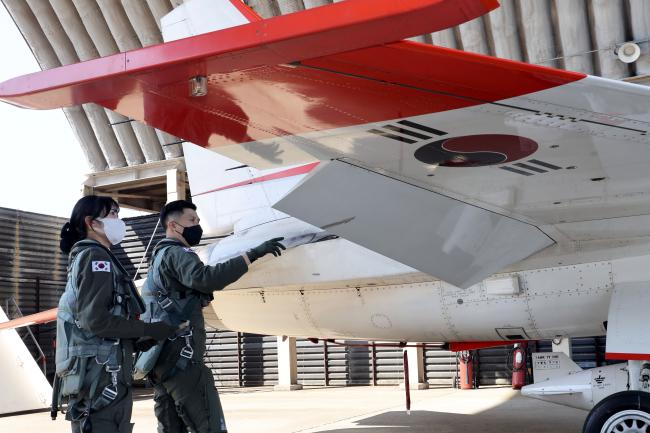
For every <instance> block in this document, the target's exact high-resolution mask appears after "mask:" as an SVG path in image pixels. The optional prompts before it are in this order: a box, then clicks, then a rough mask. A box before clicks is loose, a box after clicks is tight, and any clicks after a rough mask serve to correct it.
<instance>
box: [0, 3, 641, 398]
mask: <svg viewBox="0 0 650 433" xmlns="http://www.w3.org/2000/svg"><path fill="white" fill-rule="evenodd" d="M1 1H2V3H3V5H4V7H5V8H6V9H7V11H8V12H9V13H10V15H11V16H12V18H13V20H14V22H15V23H16V26H17V27H18V29H19V30H20V32H21V33H22V35H23V37H24V39H25V41H26V42H27V45H28V46H29V48H30V49H31V50H32V52H33V54H34V56H35V58H36V60H37V61H38V64H39V65H40V67H41V69H43V70H45V69H51V68H55V67H57V66H61V65H67V64H71V63H76V62H80V61H85V60H90V59H93V58H97V57H102V56H107V55H111V54H115V53H118V52H124V51H129V50H133V49H137V48H141V47H145V46H149V45H153V44H158V43H161V42H162V35H161V31H160V18H161V17H162V16H164V15H165V14H167V13H169V12H170V11H172V10H173V9H174V8H176V7H178V6H180V5H181V4H182V3H183V0H146V1H145V0H1ZM332 1H333V0H247V1H246V3H248V4H249V5H250V6H251V7H252V8H253V9H255V10H256V11H257V12H258V13H259V14H260V15H262V16H263V17H271V16H276V15H281V14H288V13H292V12H295V11H299V10H302V9H305V8H313V7H318V6H322V5H325V4H328V3H331V2H332ZM648 35H650V4H649V3H648V2H646V1H644V0H501V7H500V8H498V9H497V10H495V11H493V12H491V13H490V14H488V15H485V16H484V17H481V18H479V19H476V20H473V21H470V22H468V23H465V24H463V25H460V26H458V27H454V28H451V29H448V30H445V31H442V32H437V33H433V34H427V35H422V36H419V37H417V38H414V39H415V40H417V41H419V42H422V43H426V44H435V45H441V46H446V47H450V48H455V49H460V50H465V51H471V52H476V53H482V54H486V55H490V56H496V57H501V58H507V59H512V60H518V61H524V62H528V63H532V64H539V65H546V66H551V67H556V68H561V69H567V70H573V71H580V72H584V73H588V74H592V75H597V76H603V77H607V78H614V79H621V80H626V81H631V82H635V83H638V84H644V85H645V84H648V83H650V79H649V75H648V74H649V73H650V53H649V50H648V46H649V44H648V43H649V42H650V39H649V38H648ZM626 42H633V43H635V44H637V45H638V46H639V47H640V56H639V57H638V59H636V60H635V61H633V62H629V63H627V62H625V61H622V60H621V58H619V53H620V49H622V48H623V44H624V43H626ZM63 111H64V113H65V115H66V117H67V119H68V121H69V123H70V126H71V128H72V129H73V131H74V133H75V135H76V137H77V139H78V141H79V144H80V146H81V147H82V149H83V151H84V154H85V156H86V159H87V162H88V168H89V174H88V176H87V179H86V181H85V183H84V193H86V194H92V193H94V194H105V195H111V196H113V197H114V198H116V199H118V200H119V201H120V203H121V204H122V206H125V207H131V208H133V209H138V210H144V211H156V210H158V209H159V208H160V206H161V205H162V204H164V203H165V202H166V201H168V200H171V199H177V198H185V197H189V196H190V190H189V185H188V183H187V179H186V178H187V176H186V173H185V164H184V160H183V154H182V146H181V144H182V143H183V140H182V138H179V137H174V136H171V135H170V134H167V133H165V132H163V131H159V130H156V129H154V128H151V127H150V126H147V125H144V124H142V123H139V122H136V121H133V120H132V119H129V118H126V117H124V116H122V115H120V114H118V113H115V112H112V111H110V110H107V109H104V108H102V107H100V106H98V105H95V104H85V105H83V106H76V107H70V108H65V109H64V110H63ZM155 220H156V216H155V215H152V216H145V217H138V218H133V219H130V220H128V227H129V231H128V237H127V239H126V240H125V242H123V243H122V245H121V246H120V248H119V251H118V252H119V254H120V255H121V258H123V259H124V260H126V261H127V263H130V264H131V265H130V267H129V268H128V269H129V270H130V271H133V272H135V269H136V267H137V266H138V265H137V264H138V263H139V262H140V259H141V258H142V256H143V254H144V251H145V248H146V245H147V242H148V240H149V237H150V236H151V233H152V231H153V228H154V226H155ZM63 222H64V221H63V220H62V219H60V218H55V217H49V216H45V215H37V214H32V213H28V212H21V211H14V210H10V209H0V239H2V245H4V246H3V247H2V248H0V258H1V259H2V260H0V300H1V301H2V302H3V304H2V305H3V308H7V307H8V308H9V312H10V314H12V315H14V316H15V315H17V314H20V313H19V312H18V308H16V305H17V306H18V307H19V308H20V310H21V312H22V314H25V315H26V314H30V313H34V312H38V311H42V310H45V309H48V308H53V307H54V306H55V305H56V302H57V299H58V296H59V295H60V293H61V292H62V290H63V286H64V284H65V283H64V282H65V258H64V257H62V255H61V254H60V253H58V248H57V244H58V241H57V239H58V233H59V229H60V226H61V225H62V224H63ZM52 251H56V253H55V254H52ZM145 262H146V261H145ZM142 270H146V266H145V267H143V268H142ZM11 299H13V300H14V301H15V304H16V305H14V304H13V303H12V301H10V300H11ZM33 333H34V338H35V340H36V341H38V344H39V346H40V347H41V348H42V350H43V352H44V356H45V359H46V360H50V359H52V358H53V346H52V341H53V335H54V334H53V326H52V325H41V326H38V327H34V330H33ZM25 340H26V341H29V342H30V343H29V344H30V346H31V348H32V350H33V353H34V354H35V356H36V357H37V358H40V353H39V352H38V351H37V348H36V346H35V345H34V344H32V343H31V337H29V336H26V337H25ZM572 343H573V358H574V359H575V360H576V361H577V362H578V363H579V364H580V365H581V366H582V367H594V366H597V365H602V364H604V363H605V360H604V346H605V341H604V338H601V337H598V338H587V339H576V340H574V341H573V342H572ZM507 350H508V349H507V348H497V349H484V350H481V351H479V355H478V362H479V365H480V368H479V382H480V384H481V385H494V384H506V383H508V382H509V380H510V377H509V372H508V371H507V368H506V364H507V362H506V360H507ZM538 350H550V342H540V343H539V348H538ZM401 353H402V351H401V349H399V348H384V347H372V346H369V347H343V346H333V345H331V344H325V343H322V342H319V343H317V344H314V343H312V342H310V341H308V340H298V341H297V357H298V371H297V376H298V383H301V384H305V385H343V384H345V385H357V384H358V385H375V384H376V385H382V384H396V383H400V382H401V381H402V375H403V370H402V359H401ZM207 357H208V360H207V361H208V363H209V365H210V366H211V368H212V369H213V370H214V372H215V377H216V379H217V384H218V385H221V386H250V385H273V384H275V383H277V380H278V362H277V339H276V337H274V336H271V337H267V336H259V335H251V334H240V333H235V332H229V331H224V330H219V331H213V332H212V333H211V334H210V345H209V350H208V353H207ZM41 361H42V360H41ZM422 363H423V364H424V366H425V380H426V382H427V383H429V384H430V385H436V386H451V385H452V384H453V383H454V377H455V375H456V358H455V356H454V355H453V354H451V353H450V352H446V351H444V350H442V349H441V347H440V346H436V345H430V346H428V347H427V348H426V350H424V351H423V353H422ZM46 370H47V373H48V375H49V374H51V373H52V365H51V363H49V362H47V363H46Z"/></svg>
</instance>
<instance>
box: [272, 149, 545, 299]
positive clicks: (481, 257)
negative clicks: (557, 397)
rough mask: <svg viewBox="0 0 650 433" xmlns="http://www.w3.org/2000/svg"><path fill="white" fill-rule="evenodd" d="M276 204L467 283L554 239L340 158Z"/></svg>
mask: <svg viewBox="0 0 650 433" xmlns="http://www.w3.org/2000/svg"><path fill="white" fill-rule="evenodd" d="M274 208H275V209H277V210H279V211H281V212H285V213H287V214H289V215H292V216H294V217H296V218H299V219H301V220H303V221H306V222H307V223H309V224H312V225H315V226H318V227H320V228H322V229H324V230H328V231H329V232H330V233H335V234H337V235H339V236H341V237H344V238H346V239H348V240H350V241H352V242H355V243H357V244H360V245H362V246H364V247H366V248H369V249H371V250H373V251H375V252H378V253H380V254H383V255H385V256H387V257H390V258H391V259H394V260H397V261H399V262H401V263H403V264H405V265H408V266H411V267H413V268H415V269H418V270H420V271H422V272H425V273H428V274H430V275H433V276H435V277H437V278H440V279H442V280H444V281H446V282H449V283H451V284H453V285H455V286H458V287H462V288H466V287H469V286H471V285H473V284H475V283H477V282H479V281H481V280H482V279H484V278H486V277H487V276H489V275H491V274H493V273H495V272H498V271H500V270H502V269H504V268H505V267H507V266H509V265H511V264H513V263H516V262H518V261H520V260H522V259H524V258H526V257H528V256H529V255H531V254H533V253H535V252H537V251H539V250H541V249H543V248H545V247H547V246H549V245H551V244H553V240H551V239H550V238H549V237H547V236H546V235H545V234H544V233H543V232H542V231H540V230H539V229H538V228H537V227H535V226H532V225H530V224H527V223H523V222H521V221H518V220H515V219H512V218H510V217H506V216H503V215H500V214H497V213H494V212H491V211H487V210H485V209H481V208H479V207H477V206H473V205H470V204H467V203H464V202H462V201H459V200H455V199H452V198H449V197H446V196H444V195H441V194H438V193H434V192H432V191H429V190H427V189H424V188H421V187H419V186H415V185H413V184H409V183H406V182H404V181H402V180H398V179H395V178H393V177H389V176H387V175H384V174H380V173H377V172H373V171H370V170H367V169H365V168H361V167H358V166H355V165H353V164H351V163H348V162H344V161H338V160H335V161H332V162H329V163H326V164H321V165H320V166H319V167H318V168H317V169H315V170H314V171H313V172H312V174H310V175H309V176H308V177H307V178H306V179H305V180H304V181H303V182H302V183H300V184H299V185H298V186H297V187H296V188H295V189H293V190H292V191H291V192H290V193H289V194H288V195H287V196H285V197H284V198H283V199H281V200H280V201H279V202H278V203H276V204H275V205H274Z"/></svg>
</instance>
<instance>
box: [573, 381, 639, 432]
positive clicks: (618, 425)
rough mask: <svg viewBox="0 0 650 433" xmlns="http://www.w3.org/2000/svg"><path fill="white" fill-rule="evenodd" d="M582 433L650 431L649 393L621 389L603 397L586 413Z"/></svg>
mask: <svg viewBox="0 0 650 433" xmlns="http://www.w3.org/2000/svg"><path fill="white" fill-rule="evenodd" d="M582 433H650V394H649V393H647V392H641V391H623V392H617V393H616V394H612V395H610V396H609V397H607V398H605V399H603V400H602V401H601V402H600V403H598V404H597V405H596V406H594V408H593V409H592V410H591V412H589V415H587V419H586V420H585V425H584V427H583V428H582Z"/></svg>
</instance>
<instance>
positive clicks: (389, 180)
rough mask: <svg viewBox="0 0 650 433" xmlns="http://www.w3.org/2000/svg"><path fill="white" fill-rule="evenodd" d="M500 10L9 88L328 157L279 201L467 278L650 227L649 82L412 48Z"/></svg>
mask: <svg viewBox="0 0 650 433" xmlns="http://www.w3.org/2000/svg"><path fill="white" fill-rule="evenodd" d="M495 6H496V5H495V3H494V2H488V1H469V0H467V1H444V0H440V1H433V0H428V1H427V0H409V1H407V0H403V1H400V2H395V1H394V0H348V1H345V2H340V3H335V4H333V5H329V6H325V7H321V8H315V9H310V10H307V11H302V12H299V13H295V14H290V15H285V16H280V17H275V18H271V19H269V20H260V21H254V22H251V23H249V24H244V25H241V26H238V27H233V28H230V29H225V30H219V31H216V32H213V33H208V34H203V35H199V36H194V37H191V38H187V39H181V40H178V41H174V42H169V43H166V44H162V45H158V46H153V47H148V48H144V49H141V50H136V51H133V52H128V53H122V54H119V55H115V56H111V57H106V58H102V59H97V60H92V61H88V62H83V63H80V64H77V65H70V66H65V67H61V68H57V69H53V70H49V71H44V72H40V73H37V74H32V75H28V76H25V77H20V78H17V79H14V80H10V81H8V82H5V83H2V84H0V99H3V100H5V101H7V102H10V103H13V104H17V105H21V106H26V107H32V108H55V107H61V106H66V105H72V104H79V103H84V102H96V103H99V104H101V105H103V106H105V107H107V108H109V109H112V110H115V111H117V112H119V113H121V114H123V115H126V116H129V117H131V118H133V119H137V120H141V121H144V122H146V123H148V124H150V125H152V126H154V127H156V128H159V129H162V130H165V131H167V132H169V133H171V134H174V135H176V136H179V137H181V138H183V139H185V140H187V141H191V142H194V143H196V144H199V145H201V146H204V147H206V148H210V149H212V150H214V151H216V152H219V153H221V154H223V155H225V156H228V157H230V158H232V159H234V160H237V161H241V162H242V163H244V164H248V165H250V166H252V167H255V168H260V169H270V168H279V167H284V166H290V165H300V164H305V166H307V164H312V163H313V162H315V161H323V163H321V164H319V165H318V168H316V169H313V170H312V172H311V173H310V175H309V176H308V177H307V178H306V179H305V180H303V181H302V182H301V183H300V184H299V185H298V186H297V187H296V188H295V189H294V190H293V191H292V192H290V193H289V194H288V195H287V196H286V197H285V198H284V199H282V200H281V201H280V202H278V203H277V204H276V206H275V207H276V208H277V209H279V210H281V211H283V212H286V213H288V214H290V215H293V216H295V217H297V218H300V219H303V220H304V221H306V222H309V223H311V224H314V225H317V226H319V227H323V228H326V229H327V230H328V231H329V232H331V233H336V234H340V235H342V236H344V237H346V238H347V239H349V240H351V241H353V242H356V243H359V244H361V245H363V246H366V247H368V248H370V249H373V250H375V251H377V252H380V253H382V254H384V255H386V256H388V257H391V258H393V259H395V260H399V261H400V262H402V263H405V264H407V265H409V266H412V267H415V268H417V269H419V270H421V271H423V272H426V273H429V274H431V275H434V276H436V277H438V278H441V279H444V280H446V281H448V282H450V283H452V284H454V285H457V286H459V287H467V286H469V285H471V284H473V283H475V282H477V281H479V280H481V279H483V278H485V277H487V276H488V275H490V274H492V273H494V272H498V271H500V270H503V269H504V268H507V267H508V266H510V265H512V264H514V263H517V262H519V261H521V260H523V259H525V258H526V257H528V256H530V255H532V254H535V253H536V252H538V251H540V250H542V249H544V248H546V247H548V246H550V245H552V244H554V243H558V244H560V243H565V244H566V243H567V242H568V243H578V244H581V245H583V244H584V243H585V242H592V241H594V242H597V241H607V240H608V239H619V238H621V237H628V238H634V237H639V236H647V235H650V233H648V232H650V230H648V229H645V227H649V226H648V224H647V222H648V221H646V220H650V200H648V191H649V187H650V175H649V174H648V171H647V165H648V163H649V162H650V146H649V144H650V140H649V139H648V136H647V134H648V131H649V130H650V113H649V108H650V102H648V101H650V99H649V97H650V90H648V89H647V88H645V87H642V86H637V85H633V84H628V83H623V82H619V81H613V80H607V79H602V78H596V77H591V76H586V75H584V74H580V73H575V72H569V71H562V70H556V69H550V68H545V67H540V66H536V65H531V64H524V63H519V62H512V61H508V60H503V59H497V58H492V57H487V56H482V55H477V54H471V53H467V52H460V51H456V50H451V49H446V48H441V47H435V46H430V45H424V44H419V43H415V42H407V41H400V39H402V38H404V37H410V36H413V35H417V34H422V33H427V32H433V31H437V30H440V29H443V28H445V27H449V26H452V25H455V24H458V23H459V22H462V21H465V20H469V19H471V18H474V17H476V16H479V15H481V14H483V13H486V12H488V10H489V9H491V8H493V7H495ZM194 77H205V86H204V87H203V86H202V83H201V78H199V79H194ZM192 86H194V93H192V91H191V87H192ZM199 95H203V96H199ZM630 227H632V228H630Z"/></svg>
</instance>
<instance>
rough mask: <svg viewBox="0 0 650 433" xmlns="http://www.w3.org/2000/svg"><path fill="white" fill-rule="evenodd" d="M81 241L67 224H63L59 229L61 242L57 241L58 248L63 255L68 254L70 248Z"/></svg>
mask: <svg viewBox="0 0 650 433" xmlns="http://www.w3.org/2000/svg"><path fill="white" fill-rule="evenodd" d="M80 240H81V236H80V235H79V233H78V232H77V230H75V228H74V227H73V226H72V225H71V224H70V223H69V222H67V223H65V224H64V225H63V228H62V229H61V240H60V241H59V248H61V251H63V252H64V253H65V254H69V253H70V250H72V246H73V245H74V244H76V243H77V242H79V241H80Z"/></svg>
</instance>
